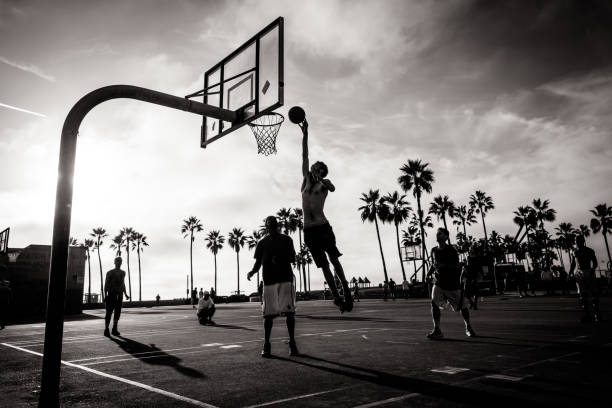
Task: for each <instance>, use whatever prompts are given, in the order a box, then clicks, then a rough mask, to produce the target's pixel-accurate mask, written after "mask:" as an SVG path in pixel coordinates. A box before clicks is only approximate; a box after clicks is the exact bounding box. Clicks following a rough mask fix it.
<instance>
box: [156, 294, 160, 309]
mask: <svg viewBox="0 0 612 408" xmlns="http://www.w3.org/2000/svg"><path fill="white" fill-rule="evenodd" d="M160 299H161V297H160V296H159V293H158V294H157V296H155V301H156V302H157V306H159V300H160Z"/></svg>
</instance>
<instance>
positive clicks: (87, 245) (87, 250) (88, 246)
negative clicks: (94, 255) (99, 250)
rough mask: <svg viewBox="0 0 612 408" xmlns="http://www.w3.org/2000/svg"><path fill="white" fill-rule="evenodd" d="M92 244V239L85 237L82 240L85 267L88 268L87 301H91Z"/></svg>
mask: <svg viewBox="0 0 612 408" xmlns="http://www.w3.org/2000/svg"><path fill="white" fill-rule="evenodd" d="M93 246H94V241H93V239H89V238H85V239H84V240H83V248H85V255H86V256H87V269H88V270H89V278H88V287H87V303H91V257H90V255H91V253H90V251H91V249H92V248H93Z"/></svg>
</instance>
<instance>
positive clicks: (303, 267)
mask: <svg viewBox="0 0 612 408" xmlns="http://www.w3.org/2000/svg"><path fill="white" fill-rule="evenodd" d="M298 235H299V237H300V251H301V250H302V229H301V228H299V229H298ZM302 275H304V292H309V291H310V285H308V286H306V265H304V264H303V263H302Z"/></svg>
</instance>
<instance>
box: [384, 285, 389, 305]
mask: <svg viewBox="0 0 612 408" xmlns="http://www.w3.org/2000/svg"><path fill="white" fill-rule="evenodd" d="M387 297H389V282H385V283H383V300H384V301H385V302H386V301H387Z"/></svg>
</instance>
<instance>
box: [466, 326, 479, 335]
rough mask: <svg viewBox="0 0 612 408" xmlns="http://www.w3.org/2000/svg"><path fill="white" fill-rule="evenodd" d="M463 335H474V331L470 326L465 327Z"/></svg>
mask: <svg viewBox="0 0 612 408" xmlns="http://www.w3.org/2000/svg"><path fill="white" fill-rule="evenodd" d="M465 335H466V336H468V337H476V332H475V331H474V329H472V326H468V327H466V328H465Z"/></svg>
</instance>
